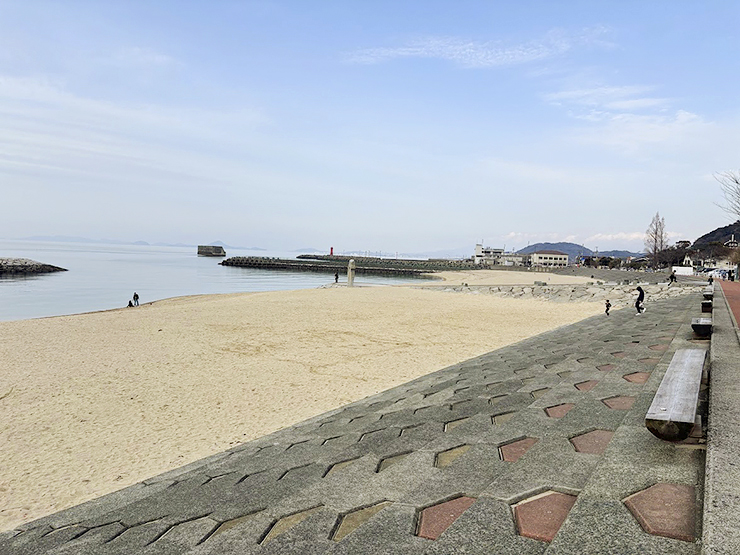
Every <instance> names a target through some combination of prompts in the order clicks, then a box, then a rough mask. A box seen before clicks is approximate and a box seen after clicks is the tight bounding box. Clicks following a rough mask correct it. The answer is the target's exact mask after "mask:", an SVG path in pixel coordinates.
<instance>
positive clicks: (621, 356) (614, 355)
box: [612, 351, 627, 358]
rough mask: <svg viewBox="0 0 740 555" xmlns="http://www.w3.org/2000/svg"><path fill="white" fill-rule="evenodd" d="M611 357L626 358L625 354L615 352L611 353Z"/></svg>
mask: <svg viewBox="0 0 740 555" xmlns="http://www.w3.org/2000/svg"><path fill="white" fill-rule="evenodd" d="M612 356H613V357H616V358H624V357H626V356H627V353H625V352H624V351H617V352H616V353H612Z"/></svg>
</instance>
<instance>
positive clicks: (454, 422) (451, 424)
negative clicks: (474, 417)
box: [444, 416, 470, 432]
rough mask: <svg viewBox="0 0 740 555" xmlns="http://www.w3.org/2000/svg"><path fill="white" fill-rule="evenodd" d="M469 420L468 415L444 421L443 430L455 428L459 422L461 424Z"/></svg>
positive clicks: (447, 430)
mask: <svg viewBox="0 0 740 555" xmlns="http://www.w3.org/2000/svg"><path fill="white" fill-rule="evenodd" d="M468 420H470V417H468V416H466V417H465V418H458V419H457V420H450V421H449V422H445V428H444V430H445V432H449V431H451V430H454V429H455V428H457V427H458V426H459V425H460V424H463V423H465V422H467V421H468Z"/></svg>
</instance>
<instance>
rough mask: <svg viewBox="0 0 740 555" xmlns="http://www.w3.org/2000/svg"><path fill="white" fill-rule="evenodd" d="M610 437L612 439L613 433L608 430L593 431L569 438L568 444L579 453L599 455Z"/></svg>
mask: <svg viewBox="0 0 740 555" xmlns="http://www.w3.org/2000/svg"><path fill="white" fill-rule="evenodd" d="M612 437H614V432H610V431H609V430H593V431H591V432H587V433H585V434H581V435H578V436H575V437H572V438H570V442H571V443H572V444H573V447H575V449H576V451H578V452H579V453H590V454H592V455H601V454H602V453H603V452H604V451H605V450H606V446H607V445H608V444H609V442H610V441H611V439H612Z"/></svg>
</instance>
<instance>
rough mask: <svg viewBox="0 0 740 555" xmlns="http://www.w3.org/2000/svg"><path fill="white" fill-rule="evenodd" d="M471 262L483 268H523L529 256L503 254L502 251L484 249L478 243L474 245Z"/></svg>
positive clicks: (510, 253)
mask: <svg viewBox="0 0 740 555" xmlns="http://www.w3.org/2000/svg"><path fill="white" fill-rule="evenodd" d="M473 262H474V263H475V264H479V265H484V266H496V265H500V266H525V265H526V264H527V263H528V262H529V255H527V254H517V253H513V252H504V249H494V248H491V247H484V246H483V245H482V244H480V243H478V244H477V245H475V254H473Z"/></svg>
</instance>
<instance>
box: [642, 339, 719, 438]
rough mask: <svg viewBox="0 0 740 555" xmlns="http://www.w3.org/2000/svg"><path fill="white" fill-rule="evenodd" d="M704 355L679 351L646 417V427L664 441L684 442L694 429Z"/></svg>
mask: <svg viewBox="0 0 740 555" xmlns="http://www.w3.org/2000/svg"><path fill="white" fill-rule="evenodd" d="M706 356H707V352H706V351H705V350H703V349H679V350H678V351H676V354H674V355H673V359H672V360H671V364H670V365H669V366H668V370H666V373H665V376H663V381H661V382H660V386H659V387H658V391H657V392H656V394H655V397H654V398H653V403H652V404H651V405H650V410H648V412H647V414H646V415H645V426H646V427H647V429H648V430H650V431H651V432H652V434H653V435H655V436H656V437H659V438H660V439H664V440H666V441H681V440H683V439H686V438H687V437H688V436H689V434H690V433H691V430H692V428H693V427H694V421H695V419H696V406H697V404H698V402H699V389H700V387H701V377H702V371H703V368H704V360H705V358H706Z"/></svg>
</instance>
